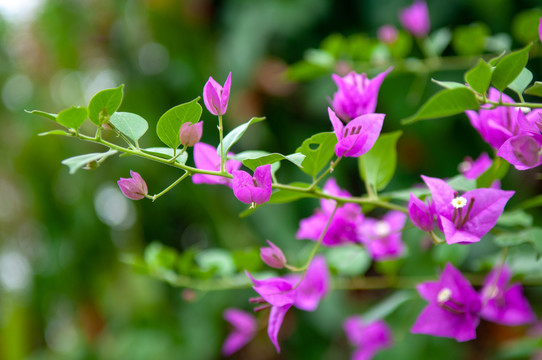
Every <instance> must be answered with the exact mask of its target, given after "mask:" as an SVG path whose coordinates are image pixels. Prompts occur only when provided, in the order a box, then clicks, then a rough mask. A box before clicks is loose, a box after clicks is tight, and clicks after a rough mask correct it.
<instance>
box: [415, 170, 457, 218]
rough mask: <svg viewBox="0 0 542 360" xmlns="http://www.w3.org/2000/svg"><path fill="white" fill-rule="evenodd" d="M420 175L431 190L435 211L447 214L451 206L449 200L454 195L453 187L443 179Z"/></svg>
mask: <svg viewBox="0 0 542 360" xmlns="http://www.w3.org/2000/svg"><path fill="white" fill-rule="evenodd" d="M421 177H422V179H423V181H424V182H425V184H426V185H427V187H428V188H429V191H430V192H431V197H432V198H433V204H434V206H435V210H436V212H437V213H439V214H445V215H448V214H449V213H450V210H449V209H450V207H451V205H450V202H451V201H452V199H453V198H454V197H455V196H454V189H452V187H451V186H450V185H448V184H446V182H445V181H444V180H441V179H438V178H432V177H429V176H424V175H422V176H421Z"/></svg>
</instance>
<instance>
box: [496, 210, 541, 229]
mask: <svg viewBox="0 0 542 360" xmlns="http://www.w3.org/2000/svg"><path fill="white" fill-rule="evenodd" d="M532 224H533V216H532V215H530V214H527V213H526V212H525V211H523V210H520V209H518V210H512V211H505V212H503V213H502V215H501V216H500V217H499V219H498V220H497V225H500V226H523V227H529V226H531V225H532Z"/></svg>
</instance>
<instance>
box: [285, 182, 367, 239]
mask: <svg viewBox="0 0 542 360" xmlns="http://www.w3.org/2000/svg"><path fill="white" fill-rule="evenodd" d="M323 190H324V193H326V194H329V195H333V196H341V197H350V193H348V191H346V190H342V189H340V188H339V186H337V182H336V181H335V179H334V178H330V179H329V180H328V181H327V182H326V184H325V186H324V189H323ZM335 203H336V202H335V200H325V199H322V200H320V207H321V208H320V209H317V210H316V211H315V213H314V215H312V216H310V217H308V218H306V219H302V220H301V221H300V222H299V230H298V231H297V233H296V235H295V236H296V238H297V239H310V240H314V241H318V239H319V238H320V235H321V234H322V231H324V228H325V226H326V224H327V222H328V221H329V217H330V216H331V214H332V212H333V209H334V208H335ZM362 221H363V213H362V212H361V207H360V206H359V205H357V204H352V203H348V204H344V205H343V206H341V207H340V208H338V209H337V211H336V212H335V215H334V216H333V219H331V222H330V224H329V227H328V229H327V231H326V233H325V235H324V238H323V240H322V245H324V246H336V245H340V244H344V243H349V242H350V243H355V242H357V227H358V225H359V224H360V223H361V222H362Z"/></svg>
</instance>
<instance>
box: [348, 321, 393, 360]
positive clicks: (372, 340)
mask: <svg viewBox="0 0 542 360" xmlns="http://www.w3.org/2000/svg"><path fill="white" fill-rule="evenodd" d="M343 329H344V332H345V334H346V337H347V338H348V341H349V342H350V343H351V344H352V345H354V346H355V347H356V350H355V351H354V353H353V354H352V359H353V360H370V359H372V358H373V356H374V355H375V354H376V353H377V352H378V351H380V350H382V349H385V348H388V347H390V346H391V345H392V342H393V337H392V333H391V330H390V328H389V326H388V325H387V324H386V323H385V322H384V321H383V320H377V321H373V322H371V323H365V322H363V320H362V319H361V318H360V317H359V316H351V317H349V318H347V319H346V320H345V321H344V322H343Z"/></svg>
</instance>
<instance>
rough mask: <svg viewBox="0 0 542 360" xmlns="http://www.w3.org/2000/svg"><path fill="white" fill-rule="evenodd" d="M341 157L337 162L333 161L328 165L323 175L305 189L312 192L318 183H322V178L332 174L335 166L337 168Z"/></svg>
mask: <svg viewBox="0 0 542 360" xmlns="http://www.w3.org/2000/svg"><path fill="white" fill-rule="evenodd" d="M341 159H342V157H338V158H337V160H335V161H332V162H331V163H330V164H329V167H328V168H327V170H326V171H324V173H323V174H322V175H320V176H319V177H318V178H317V179H316V180H314V181H313V182H312V184H311V186H309V187H308V188H307V191H313V190H314V188H315V187H316V185H318V183H319V182H320V181H322V179H323V178H324V177H326V176H327V175H328V174H330V173H332V172H333V169H335V166H337V164H338V163H339V161H341Z"/></svg>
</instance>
